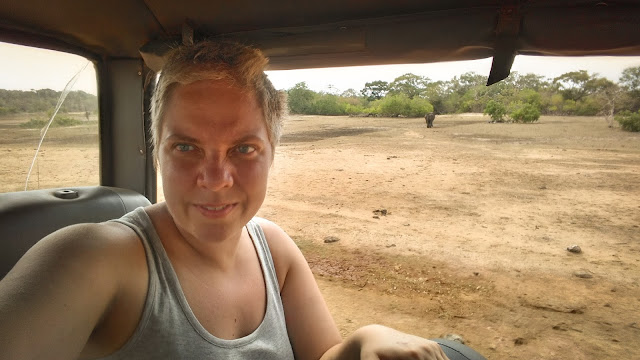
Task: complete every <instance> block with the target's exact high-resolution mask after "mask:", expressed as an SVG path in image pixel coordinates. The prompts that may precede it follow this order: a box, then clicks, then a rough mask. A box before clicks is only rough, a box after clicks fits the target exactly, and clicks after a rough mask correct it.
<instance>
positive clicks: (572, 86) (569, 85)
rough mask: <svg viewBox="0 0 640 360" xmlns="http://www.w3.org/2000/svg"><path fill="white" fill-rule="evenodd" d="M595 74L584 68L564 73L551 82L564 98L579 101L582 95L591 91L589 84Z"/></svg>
mask: <svg viewBox="0 0 640 360" xmlns="http://www.w3.org/2000/svg"><path fill="white" fill-rule="evenodd" d="M594 80H595V76H592V75H590V74H589V73H588V72H587V71H586V70H579V71H572V72H568V73H564V74H562V75H560V76H558V77H556V78H554V79H553V83H554V85H555V86H557V88H558V90H559V91H560V92H561V93H562V95H563V96H564V98H565V99H569V100H573V101H576V102H577V101H580V100H581V99H582V98H583V97H585V96H587V95H589V94H590V93H592V92H593V90H594V89H593V87H592V86H591V85H592V83H593V81H594Z"/></svg>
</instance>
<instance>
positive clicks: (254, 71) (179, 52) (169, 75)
mask: <svg viewBox="0 0 640 360" xmlns="http://www.w3.org/2000/svg"><path fill="white" fill-rule="evenodd" d="M267 63H268V59H267V58H266V57H265V56H264V55H263V54H262V52H261V51H260V50H258V49H256V48H253V47H250V46H246V45H242V44H239V43H234V42H228V41H211V40H203V41H199V42H197V43H195V44H191V45H181V46H178V47H176V48H174V49H172V50H171V51H170V52H169V55H168V59H167V61H166V63H165V64H164V66H163V67H162V70H161V71H160V76H159V78H158V82H157V84H156V88H155V91H154V93H153V96H152V98H151V144H152V146H153V157H154V159H155V160H156V162H157V159H158V142H159V141H160V139H159V137H160V130H161V129H162V121H163V117H164V113H165V111H166V105H167V102H168V100H169V98H170V97H171V94H172V92H173V89H174V88H175V87H176V85H177V84H182V85H186V84H190V83H193V82H196V81H199V80H227V81H230V82H231V83H232V84H233V85H234V86H237V87H238V88H240V89H243V90H245V91H248V92H250V93H253V94H254V95H255V97H256V100H257V102H258V105H259V106H260V107H261V109H262V113H263V115H264V120H265V123H266V125H267V133H268V135H269V142H270V143H271V148H272V149H275V147H276V145H277V144H278V142H279V141H280V136H281V134H282V122H283V119H282V118H283V116H284V114H285V111H286V110H285V109H286V96H285V95H284V93H283V92H280V91H277V90H276V89H275V88H274V86H273V84H272V83H271V81H269V79H268V78H267V75H266V74H265V73H264V69H265V67H266V66H267Z"/></svg>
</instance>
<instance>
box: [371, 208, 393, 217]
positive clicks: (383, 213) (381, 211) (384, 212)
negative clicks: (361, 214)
mask: <svg viewBox="0 0 640 360" xmlns="http://www.w3.org/2000/svg"><path fill="white" fill-rule="evenodd" d="M373 213H374V214H375V215H379V216H387V214H388V213H389V212H388V211H387V209H378V210H373Z"/></svg>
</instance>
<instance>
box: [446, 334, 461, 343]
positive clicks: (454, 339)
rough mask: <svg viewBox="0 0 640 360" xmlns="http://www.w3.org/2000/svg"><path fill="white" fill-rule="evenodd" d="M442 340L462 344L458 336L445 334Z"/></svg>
mask: <svg viewBox="0 0 640 360" xmlns="http://www.w3.org/2000/svg"><path fill="white" fill-rule="evenodd" d="M442 338H443V339H445V340H450V341H456V342H459V343H460V344H464V338H463V337H462V336H460V335H458V334H446V335H444V336H443V337H442Z"/></svg>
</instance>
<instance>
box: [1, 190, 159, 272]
mask: <svg viewBox="0 0 640 360" xmlns="http://www.w3.org/2000/svg"><path fill="white" fill-rule="evenodd" d="M150 204H151V203H150V202H149V200H148V199H147V198H145V197H144V196H142V195H140V194H138V193H136V192H135V191H132V190H127V189H120V188H113V187H106V186H89V187H70V188H60V189H46V190H32V191H20V192H12V193H3V194H0V279H2V278H4V276H5V275H6V274H7V273H8V272H9V270H11V268H13V266H14V265H15V264H16V263H17V262H18V260H19V259H20V258H21V257H22V255H24V253H25V252H27V250H29V249H30V248H31V247H32V246H33V245H34V244H35V243H36V242H38V241H39V240H40V239H42V238H43V237H45V236H47V235H49V234H51V233H52V232H54V231H56V230H58V229H61V228H63V227H65V226H69V225H73V224H79V223H98V222H103V221H107V220H111V219H116V218H119V217H121V216H122V215H124V214H126V213H128V212H130V211H132V210H134V209H135V208H137V207H140V206H147V205H150Z"/></svg>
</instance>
